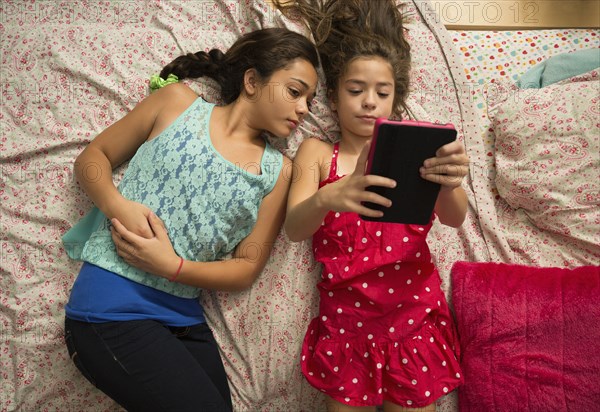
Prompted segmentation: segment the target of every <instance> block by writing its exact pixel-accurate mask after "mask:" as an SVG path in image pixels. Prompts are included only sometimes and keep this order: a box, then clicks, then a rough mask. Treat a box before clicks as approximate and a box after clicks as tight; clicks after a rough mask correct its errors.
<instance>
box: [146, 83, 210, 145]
mask: <svg viewBox="0 0 600 412" xmlns="http://www.w3.org/2000/svg"><path fill="white" fill-rule="evenodd" d="M197 98H198V95H197V94H196V93H195V92H194V91H193V90H192V89H190V88H189V87H188V86H187V85H185V84H183V83H174V84H169V85H167V86H165V87H162V88H160V89H159V90H157V91H156V92H154V93H152V94H151V95H150V99H153V101H154V102H155V104H156V105H157V106H158V107H157V109H158V113H157V116H156V119H155V121H154V126H153V128H152V132H151V133H150V136H149V138H148V140H151V139H153V138H154V137H156V136H158V135H159V134H160V133H161V132H162V131H163V130H165V129H166V128H167V127H168V126H169V125H170V124H171V123H173V122H174V121H175V119H177V117H179V116H180V115H181V114H182V113H183V112H184V111H185V110H186V109H187V108H188V107H190V105H191V104H192V103H194V101H195V100H196V99H197Z"/></svg>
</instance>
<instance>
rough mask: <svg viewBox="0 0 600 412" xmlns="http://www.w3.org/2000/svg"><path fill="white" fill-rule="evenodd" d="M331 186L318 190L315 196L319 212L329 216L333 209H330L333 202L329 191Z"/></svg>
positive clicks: (315, 203)
mask: <svg viewBox="0 0 600 412" xmlns="http://www.w3.org/2000/svg"><path fill="white" fill-rule="evenodd" d="M330 188H331V186H329V187H328V186H323V187H322V188H321V189H319V190H317V192H316V193H315V195H314V205H315V208H316V209H317V212H320V213H325V214H327V213H328V212H329V211H330V210H331V209H332V208H331V207H330V204H331V202H330V201H329V199H330V196H329V195H330V193H329V189H330Z"/></svg>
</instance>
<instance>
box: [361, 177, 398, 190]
mask: <svg viewBox="0 0 600 412" xmlns="http://www.w3.org/2000/svg"><path fill="white" fill-rule="evenodd" d="M362 184H363V187H369V186H381V187H389V188H394V187H396V181H395V180H393V179H389V178H387V177H383V176H377V175H367V176H365V177H364V180H363V182H362Z"/></svg>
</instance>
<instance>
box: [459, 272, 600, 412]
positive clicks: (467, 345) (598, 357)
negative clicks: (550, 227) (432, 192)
mask: <svg viewBox="0 0 600 412" xmlns="http://www.w3.org/2000/svg"><path fill="white" fill-rule="evenodd" d="M451 276H452V298H453V305H454V308H455V313H456V318H457V325H458V331H459V335H460V342H461V353H462V359H461V364H462V366H463V371H464V375H465V376H464V377H465V384H464V386H463V387H461V388H460V389H459V406H460V410H461V411H492V410H493V411H496V412H498V411H510V412H515V411H567V410H568V411H582V412H583V411H586V412H587V411H593V410H600V372H599V370H600V267H599V266H585V267H579V268H576V269H573V270H569V269H560V268H538V267H528V266H517V265H508V264H497V263H466V262H458V263H456V264H455V265H454V266H453V268H452V275H451Z"/></svg>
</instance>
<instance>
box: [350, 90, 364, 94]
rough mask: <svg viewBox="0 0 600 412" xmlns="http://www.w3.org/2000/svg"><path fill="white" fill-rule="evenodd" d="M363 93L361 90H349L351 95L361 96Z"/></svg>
mask: <svg viewBox="0 0 600 412" xmlns="http://www.w3.org/2000/svg"><path fill="white" fill-rule="evenodd" d="M361 92H362V90H359V89H351V90H348V93H350V94H351V95H357V94H360V93H361Z"/></svg>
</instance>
